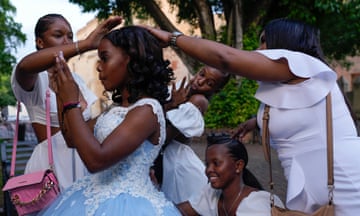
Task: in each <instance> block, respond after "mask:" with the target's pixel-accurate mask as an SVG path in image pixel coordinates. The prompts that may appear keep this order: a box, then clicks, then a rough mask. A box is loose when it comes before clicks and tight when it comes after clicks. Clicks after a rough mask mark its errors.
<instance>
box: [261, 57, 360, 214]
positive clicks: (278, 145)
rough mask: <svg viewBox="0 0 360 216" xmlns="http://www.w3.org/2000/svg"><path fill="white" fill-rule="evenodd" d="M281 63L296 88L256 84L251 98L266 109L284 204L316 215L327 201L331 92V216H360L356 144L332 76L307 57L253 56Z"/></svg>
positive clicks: (359, 157) (358, 141)
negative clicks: (280, 171) (327, 105)
mask: <svg viewBox="0 0 360 216" xmlns="http://www.w3.org/2000/svg"><path fill="white" fill-rule="evenodd" d="M257 52H259V53H262V54H263V55H265V56H267V57H269V58H271V59H273V60H278V59H286V60H287V62H288V64H289V67H290V70H291V72H292V73H293V74H295V75H296V76H298V77H303V78H308V79H307V80H305V81H304V82H301V83H298V84H293V85H290V84H284V83H280V82H260V83H259V84H260V85H259V88H258V90H257V93H256V98H257V99H259V100H260V101H261V102H262V104H261V106H260V109H259V111H258V115H257V121H258V125H259V126H260V127H261V126H262V116H263V109H264V104H268V105H269V106H270V121H269V132H270V138H271V146H272V147H273V148H274V149H276V151H277V153H278V156H279V159H280V161H281V164H282V167H283V168H284V173H285V177H286V179H287V180H288V188H287V199H286V204H287V207H288V208H290V209H297V210H305V211H306V212H309V213H310V212H313V211H315V210H316V209H317V208H318V207H319V206H320V205H323V204H325V203H326V202H327V201H328V189H327V164H326V109H325V97H326V95H327V94H328V93H329V92H331V98H332V118H333V119H332V121H333V133H334V180H335V191H334V203H335V210H336V215H341V216H353V215H358V214H359V213H360V166H359V165H360V138H359V137H358V136H357V133H356V128H355V126H354V123H353V120H352V118H351V115H350V113H349V110H348V108H347V106H346V103H345V101H344V97H343V95H342V93H341V91H340V89H339V87H338V85H337V83H336V79H337V75H336V73H335V72H334V71H333V70H332V69H330V68H329V67H328V66H327V65H325V64H324V63H322V62H321V61H319V60H318V59H315V58H313V57H311V56H308V55H305V54H302V53H299V52H292V51H287V50H262V51H257Z"/></svg>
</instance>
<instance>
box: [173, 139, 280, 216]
mask: <svg viewBox="0 0 360 216" xmlns="http://www.w3.org/2000/svg"><path fill="white" fill-rule="evenodd" d="M207 140H208V146H207V149H206V157H205V161H206V171H205V173H206V176H207V177H208V180H209V183H210V184H208V185H206V186H205V187H204V188H203V189H202V191H201V193H199V194H194V195H193V196H192V197H191V198H190V199H189V200H188V201H185V202H183V203H180V204H178V205H177V207H178V208H179V210H180V211H181V213H182V214H183V215H188V216H191V215H207V216H212V215H214V216H217V215H220V216H221V215H225V216H234V215H236V216H241V215H243V216H245V215H251V216H267V215H269V216H270V215H271V214H270V211H271V209H270V207H271V206H270V193H269V192H267V191H264V190H263V189H262V186H261V185H260V183H259V182H258V180H257V179H256V178H255V176H254V175H253V174H252V173H251V172H250V171H249V170H248V169H246V165H247V163H248V153H247V150H246V148H245V146H244V145H243V144H242V143H241V142H239V141H238V140H235V139H232V138H231V136H230V135H228V134H221V135H209V136H208V137H207ZM274 199H275V204H276V205H277V206H283V203H282V202H281V200H280V199H279V198H278V197H276V196H274Z"/></svg>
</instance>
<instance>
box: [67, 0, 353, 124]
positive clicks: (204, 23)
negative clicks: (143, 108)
mask: <svg viewBox="0 0 360 216" xmlns="http://www.w3.org/2000/svg"><path fill="white" fill-rule="evenodd" d="M69 1H70V2H72V3H76V4H79V5H80V6H81V7H82V9H83V11H84V12H90V11H92V12H93V11H97V12H98V17H99V18H104V17H107V16H108V15H109V14H120V15H122V16H123V17H124V18H125V20H127V22H128V23H132V19H133V18H138V19H139V18H140V19H141V18H143V19H152V20H153V21H154V23H155V24H156V25H157V26H159V27H160V28H162V29H164V30H168V31H174V30H176V26H177V25H178V24H179V23H180V22H186V23H188V24H190V25H191V26H192V28H194V29H195V28H199V29H200V31H201V35H202V37H203V38H207V39H210V40H216V41H219V42H221V43H224V44H227V45H230V46H233V47H235V48H238V49H246V50H253V49H255V48H256V47H257V43H258V36H259V34H260V31H261V30H262V28H263V26H264V25H265V24H266V23H267V22H268V21H270V20H272V19H275V18H280V17H288V18H293V19H297V20H302V21H305V22H308V23H310V24H313V25H315V26H317V27H318V28H319V29H320V30H321V34H322V35H321V40H322V47H323V50H324V54H325V56H326V57H327V58H328V59H330V60H343V59H344V58H345V56H354V55H357V54H359V45H360V40H358V38H360V22H359V20H360V12H359V11H360V0H162V1H161V0H103V1H98V0H87V1H83V0H69ZM165 1H167V3H169V4H170V6H171V11H170V12H171V13H176V17H177V23H172V22H171V21H170V20H169V19H168V18H167V17H166V16H165V15H164V11H162V10H161V8H162V4H164V2H165ZM165 3H166V2H165ZM167 13H169V11H167ZM214 14H217V15H218V16H221V17H222V18H223V19H224V20H225V24H224V25H223V26H220V28H216V27H215V23H214V16H213V15H214ZM175 51H176V52H177V53H178V54H179V56H180V57H181V58H182V60H183V62H184V63H185V65H186V66H187V67H188V69H189V71H190V72H192V73H194V72H196V71H197V68H198V67H199V64H198V62H196V61H195V60H194V59H191V58H190V57H188V56H186V55H184V54H183V53H182V52H181V51H179V50H175ZM240 83H241V85H240ZM242 86H247V87H249V88H250V89H249V91H247V89H246V88H245V87H242ZM254 89H256V82H255V81H250V80H246V79H243V78H240V79H233V80H232V81H231V82H229V84H228V86H227V87H225V89H224V90H223V91H222V92H221V93H220V94H219V95H218V96H216V97H214V98H213V99H212V100H211V104H210V108H209V110H208V113H209V114H208V115H206V118H205V119H206V122H207V127H222V126H234V124H235V122H237V123H239V121H243V120H244V118H246V117H249V115H253V114H255V110H254V109H253V108H254V107H255V108H256V107H257V105H258V104H257V102H255V101H254V100H253V99H250V98H251V97H252V95H253V93H254V92H253V90H254ZM247 94H251V96H249V95H247ZM225 110H226V112H225ZM245 110H247V111H245Z"/></svg>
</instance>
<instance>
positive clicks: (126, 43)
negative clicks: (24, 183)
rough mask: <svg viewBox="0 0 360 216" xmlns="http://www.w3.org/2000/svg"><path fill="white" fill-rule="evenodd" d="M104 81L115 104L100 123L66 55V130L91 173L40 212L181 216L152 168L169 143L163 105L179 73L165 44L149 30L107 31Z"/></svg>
mask: <svg viewBox="0 0 360 216" xmlns="http://www.w3.org/2000/svg"><path fill="white" fill-rule="evenodd" d="M98 56H99V62H98V66H97V70H98V72H99V79H100V80H101V82H102V84H103V85H104V88H105V90H106V91H110V92H112V99H113V101H114V103H113V104H112V105H111V107H109V109H108V110H106V111H105V112H103V113H102V114H101V115H100V116H99V117H98V118H97V121H96V124H95V125H88V124H87V123H86V122H85V121H84V118H83V117H82V115H81V112H80V109H79V107H78V105H79V102H78V101H77V100H78V96H79V91H78V86H77V85H76V83H75V82H74V81H73V79H72V77H71V75H70V72H69V71H68V68H67V67H66V64H65V62H64V61H63V60H61V59H60V58H57V59H56V60H57V62H58V63H57V71H56V73H55V74H54V77H53V79H54V83H56V85H55V89H56V90H55V92H56V94H57V100H58V102H59V103H58V104H59V106H58V110H59V113H61V115H60V116H59V117H60V120H61V121H62V122H63V126H62V127H61V129H62V133H63V134H64V137H65V139H66V140H67V141H71V142H67V143H71V144H72V146H70V147H73V148H76V150H77V151H78V152H79V155H80V157H81V159H82V160H83V161H84V164H85V166H86V167H87V168H88V170H89V171H90V172H91V174H89V175H87V176H85V177H84V178H82V179H80V180H78V181H77V182H75V183H74V184H73V185H72V186H71V187H69V188H68V189H67V190H66V191H65V192H64V193H62V195H60V197H58V199H57V200H55V202H54V203H52V205H51V206H50V207H49V208H47V209H45V210H44V211H43V212H40V214H39V215H59V216H63V215H79V216H80V215H88V216H96V215H98V216H100V215H101V216H102V215H107V216H111V215H113V216H119V215H144V216H146V215H148V216H153V215H159V216H160V215H166V216H171V215H180V213H179V212H178V210H177V208H176V207H175V206H174V205H173V203H172V202H170V201H168V200H167V199H166V198H165V196H164V194H163V193H162V192H160V191H158V190H157V189H156V188H155V186H154V185H153V183H152V181H151V179H150V175H149V170H150V166H151V165H152V163H153V161H154V159H155V158H156V156H157V155H158V153H159V151H160V149H161V147H162V145H163V144H164V142H165V136H166V125H165V116H164V112H163V106H162V105H163V104H165V103H166V100H167V98H168V97H169V93H168V87H167V86H168V84H169V83H170V81H171V80H172V78H173V71H172V70H171V68H169V67H168V66H169V64H170V62H168V61H165V60H164V59H163V53H162V48H161V47H160V45H159V43H158V41H157V40H156V39H155V38H154V37H153V36H152V35H151V34H149V33H148V32H147V31H146V30H145V29H144V28H141V27H136V26H127V27H123V28H120V29H116V30H113V31H111V32H110V33H108V34H106V35H105V37H104V38H103V39H102V40H101V42H100V44H99V47H98Z"/></svg>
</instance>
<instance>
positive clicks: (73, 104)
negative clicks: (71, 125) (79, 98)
mask: <svg viewBox="0 0 360 216" xmlns="http://www.w3.org/2000/svg"><path fill="white" fill-rule="evenodd" d="M73 108H81V105H80V102H68V103H65V104H64V105H63V110H62V113H61V129H62V130H63V131H64V133H66V128H65V126H64V122H65V120H64V117H65V113H66V112H67V111H68V110H71V109H73Z"/></svg>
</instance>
